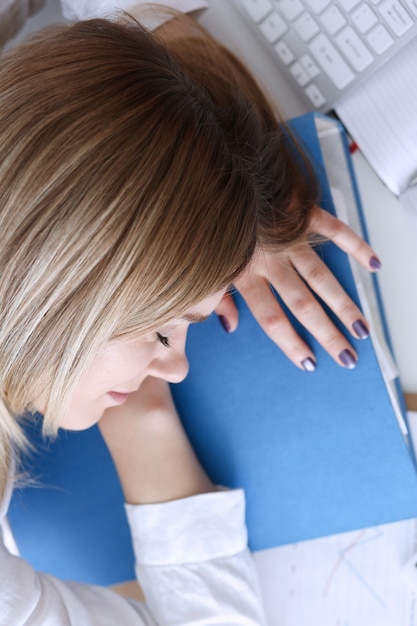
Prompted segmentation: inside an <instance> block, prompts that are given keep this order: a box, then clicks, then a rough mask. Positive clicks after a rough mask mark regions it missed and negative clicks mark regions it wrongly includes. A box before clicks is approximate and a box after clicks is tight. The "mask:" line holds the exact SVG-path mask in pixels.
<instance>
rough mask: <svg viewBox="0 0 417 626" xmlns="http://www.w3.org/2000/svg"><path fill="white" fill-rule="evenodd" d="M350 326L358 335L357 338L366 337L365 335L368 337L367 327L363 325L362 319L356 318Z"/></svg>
mask: <svg viewBox="0 0 417 626" xmlns="http://www.w3.org/2000/svg"><path fill="white" fill-rule="evenodd" d="M352 328H353V330H354V331H355V333H356V334H357V336H358V337H359V339H366V338H367V337H369V330H368V327H367V326H365V324H364V323H363V321H362V320H356V322H353V324H352Z"/></svg>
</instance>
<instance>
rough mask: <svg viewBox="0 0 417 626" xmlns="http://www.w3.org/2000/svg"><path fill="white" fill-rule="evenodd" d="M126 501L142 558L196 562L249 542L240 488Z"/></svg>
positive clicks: (153, 561)
mask: <svg viewBox="0 0 417 626" xmlns="http://www.w3.org/2000/svg"><path fill="white" fill-rule="evenodd" d="M125 507H126V513H127V517H128V520H129V524H130V528H131V533H132V540H133V547H134V550H135V555H136V561H137V563H142V564H144V565H168V564H170V565H173V564H180V563H181V564H184V563H197V562H201V561H208V560H211V559H216V558H222V557H227V556H232V555H234V554H238V553H239V552H242V551H243V550H245V549H246V547H247V541H248V538H247V530H246V525H245V496H244V492H243V490H241V489H235V490H231V491H217V492H213V493H204V494H199V495H196V496H192V497H190V498H184V499H182V500H173V501H171V502H164V503H161V504H142V505H130V504H126V505H125Z"/></svg>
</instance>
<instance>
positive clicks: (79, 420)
mask: <svg viewBox="0 0 417 626" xmlns="http://www.w3.org/2000/svg"><path fill="white" fill-rule="evenodd" d="M103 413H104V409H103V410H101V411H94V412H93V411H91V413H88V414H87V413H85V414H84V415H83V413H82V411H79V412H78V411H71V412H70V413H68V414H67V415H65V416H64V417H63V419H62V420H61V421H60V424H59V427H60V428H63V429H64V430H87V429H88V428H91V427H92V426H94V425H95V424H97V422H99V420H100V418H101V417H102V416H103Z"/></svg>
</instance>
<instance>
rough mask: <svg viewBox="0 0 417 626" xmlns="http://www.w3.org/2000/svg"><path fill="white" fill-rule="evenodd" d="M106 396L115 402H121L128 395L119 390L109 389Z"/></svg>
mask: <svg viewBox="0 0 417 626" xmlns="http://www.w3.org/2000/svg"><path fill="white" fill-rule="evenodd" d="M107 395H108V396H110V398H112V400H114V401H115V402H116V404H123V403H124V402H126V400H127V399H128V397H129V394H128V393H122V392H120V391H109V392H108V394H107Z"/></svg>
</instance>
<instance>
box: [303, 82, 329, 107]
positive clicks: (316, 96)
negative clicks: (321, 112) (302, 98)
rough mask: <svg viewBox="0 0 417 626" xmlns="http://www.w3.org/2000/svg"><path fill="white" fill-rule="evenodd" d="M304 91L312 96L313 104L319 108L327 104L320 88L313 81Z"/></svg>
mask: <svg viewBox="0 0 417 626" xmlns="http://www.w3.org/2000/svg"><path fill="white" fill-rule="evenodd" d="M304 93H305V94H306V96H308V97H309V98H310V100H311V103H312V104H313V106H315V107H317V108H319V107H321V106H323V104H326V98H325V97H324V96H323V94H322V93H321V91H320V89H319V88H318V87H317V85H315V84H314V83H311V85H309V86H308V87H306V88H305V89H304Z"/></svg>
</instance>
